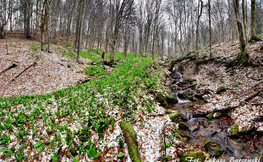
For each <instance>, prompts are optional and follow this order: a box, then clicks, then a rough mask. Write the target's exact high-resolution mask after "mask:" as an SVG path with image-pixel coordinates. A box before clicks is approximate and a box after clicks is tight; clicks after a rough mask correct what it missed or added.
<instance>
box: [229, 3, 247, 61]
mask: <svg viewBox="0 0 263 162" xmlns="http://www.w3.org/2000/svg"><path fill="white" fill-rule="evenodd" d="M233 3H234V8H235V15H236V21H237V27H238V33H239V42H240V50H241V54H240V55H239V57H238V61H239V64H243V63H246V62H248V60H249V55H248V42H247V38H246V32H245V30H246V29H245V28H246V26H245V24H242V22H241V21H240V13H239V0H233ZM244 8H245V4H244V0H242V10H243V23H244V22H245V20H246V16H245V12H244V10H245V9H244Z"/></svg>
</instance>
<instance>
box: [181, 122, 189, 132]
mask: <svg viewBox="0 0 263 162" xmlns="http://www.w3.org/2000/svg"><path fill="white" fill-rule="evenodd" d="M179 128H181V129H184V130H186V129H188V126H187V125H186V124H185V123H184V122H180V123H179Z"/></svg>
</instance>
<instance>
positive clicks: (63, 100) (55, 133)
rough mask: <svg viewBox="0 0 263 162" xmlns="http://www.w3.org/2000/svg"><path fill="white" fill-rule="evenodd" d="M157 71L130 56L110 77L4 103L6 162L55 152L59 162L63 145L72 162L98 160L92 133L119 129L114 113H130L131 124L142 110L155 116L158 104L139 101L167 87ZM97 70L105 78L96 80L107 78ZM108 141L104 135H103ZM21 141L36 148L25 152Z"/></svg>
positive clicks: (1, 138)
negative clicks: (77, 158)
mask: <svg viewBox="0 0 263 162" xmlns="http://www.w3.org/2000/svg"><path fill="white" fill-rule="evenodd" d="M81 55H82V56H87V57H88V58H89V59H93V61H95V62H97V61H99V59H100V58H99V57H98V56H97V55H95V54H90V53H87V51H82V53H81ZM107 57H108V55H106V58H107ZM115 58H116V59H122V56H121V53H116V57H115ZM152 66H153V61H152V60H151V59H150V58H141V57H134V54H128V57H127V58H126V59H124V60H123V61H122V62H120V63H119V64H118V65H117V66H116V67H115V68H114V69H113V71H114V73H113V74H110V75H109V76H108V77H105V78H102V79H94V80H91V81H89V82H87V83H85V84H80V85H77V86H74V87H70V88H66V89H62V90H59V91H57V92H54V93H50V94H44V95H29V96H19V97H4V98H0V119H1V121H0V143H1V144H2V146H3V147H4V149H0V152H3V154H2V159H5V158H7V157H9V158H10V157H11V156H14V157H16V158H17V160H25V161H29V160H32V159H36V160H40V159H39V156H38V155H39V153H41V152H54V154H53V156H52V159H53V160H57V157H58V156H57V155H58V152H57V151H54V150H58V149H59V148H61V147H62V146H63V145H64V146H66V153H65V154H66V155H68V156H70V157H71V158H72V159H73V158H74V157H75V158H74V159H76V156H77V155H83V154H86V155H88V156H89V157H90V158H96V157H98V156H99V154H100V153H101V152H102V150H100V149H99V147H98V146H95V144H94V143H92V142H91V141H90V139H91V138H92V134H90V130H93V131H96V132H97V133H98V134H101V133H103V131H104V130H105V129H106V128H108V126H109V125H111V126H112V127H114V118H115V117H116V116H115V115H113V114H110V112H111V111H112V110H118V111H119V112H124V113H121V115H122V118H124V119H126V120H133V116H134V115H135V113H136V111H137V109H138V108H139V107H140V109H141V110H142V111H143V112H151V111H154V110H155V108H154V103H155V101H154V100H153V99H152V98H143V101H142V103H138V102H137V101H136V100H135V98H138V97H139V96H144V95H145V94H146V93H147V92H146V90H147V89H149V88H160V87H162V86H161V85H160V84H159V83H158V80H160V75H157V74H158V73H159V72H160V69H158V70H157V71H156V70H153V68H151V67H152ZM93 68H94V67H93ZM97 70H98V71H99V72H94V73H92V74H94V75H100V74H104V73H105V72H104V71H103V70H101V69H97ZM86 72H87V73H88V74H91V69H89V68H87V69H86ZM139 104H141V105H139ZM73 125H80V126H81V128H76V127H73ZM10 137H12V138H10ZM102 139H103V135H100V140H102ZM17 141H24V142H25V143H27V144H28V143H29V141H30V142H32V144H31V145H29V144H28V145H27V147H24V146H23V145H21V144H20V145H18V144H17ZM87 141H88V143H87ZM34 149H37V152H38V154H37V155H33V154H32V155H29V154H26V153H25V152H26V151H25V150H34ZM80 157H82V156H80Z"/></svg>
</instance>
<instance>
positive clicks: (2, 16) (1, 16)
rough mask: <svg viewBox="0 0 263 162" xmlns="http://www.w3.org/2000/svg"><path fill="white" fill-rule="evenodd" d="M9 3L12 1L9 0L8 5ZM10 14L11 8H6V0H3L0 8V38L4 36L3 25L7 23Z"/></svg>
mask: <svg viewBox="0 0 263 162" xmlns="http://www.w3.org/2000/svg"><path fill="white" fill-rule="evenodd" d="M10 3H12V1H11V0H9V6H10ZM10 16H11V10H9V9H8V7H7V2H6V0H3V4H2V6H1V10H0V38H4V27H5V26H6V25H7V23H8V20H9V18H10Z"/></svg>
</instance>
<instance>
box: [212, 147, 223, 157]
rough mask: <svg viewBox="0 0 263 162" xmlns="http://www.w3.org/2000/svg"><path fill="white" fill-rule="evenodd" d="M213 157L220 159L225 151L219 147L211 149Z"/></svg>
mask: <svg viewBox="0 0 263 162" xmlns="http://www.w3.org/2000/svg"><path fill="white" fill-rule="evenodd" d="M210 149H211V155H212V156H213V157H218V156H220V155H222V154H223V152H224V150H222V149H220V148H219V147H210Z"/></svg>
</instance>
